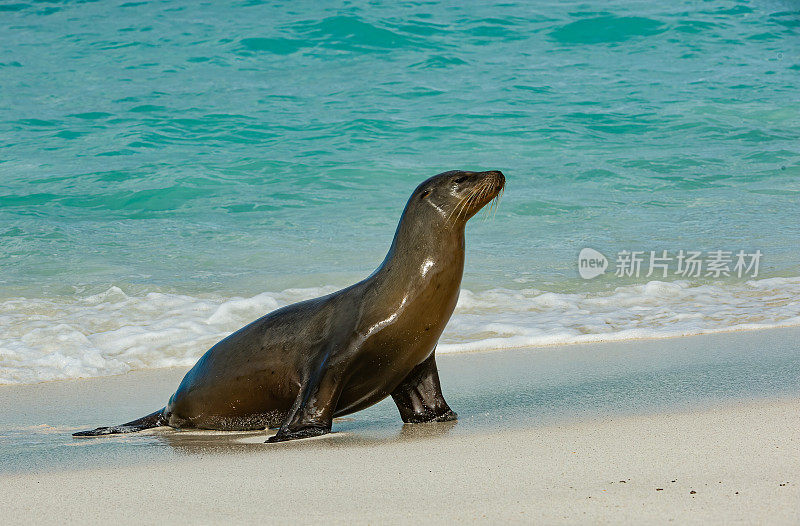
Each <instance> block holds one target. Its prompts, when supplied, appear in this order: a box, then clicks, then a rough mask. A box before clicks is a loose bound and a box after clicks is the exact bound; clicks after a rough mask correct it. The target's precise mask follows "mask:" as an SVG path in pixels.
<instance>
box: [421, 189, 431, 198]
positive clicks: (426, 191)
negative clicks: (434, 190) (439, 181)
mask: <svg viewBox="0 0 800 526" xmlns="http://www.w3.org/2000/svg"><path fill="white" fill-rule="evenodd" d="M430 193H431V191H430V190H425V191H424V192H422V193H421V194H419V198H420V199H425V198H426V197H428V195H429V194H430Z"/></svg>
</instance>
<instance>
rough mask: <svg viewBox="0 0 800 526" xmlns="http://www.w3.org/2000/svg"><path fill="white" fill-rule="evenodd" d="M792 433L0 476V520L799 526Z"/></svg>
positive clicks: (564, 441)
mask: <svg viewBox="0 0 800 526" xmlns="http://www.w3.org/2000/svg"><path fill="white" fill-rule="evenodd" d="M798 430H800V401H798V400H785V401H771V402H750V403H741V404H735V405H728V406H724V407H720V408H717V409H713V410H706V411H702V412H695V413H678V414H661V415H652V416H646V417H641V416H640V417H625V418H618V419H609V420H604V421H598V422H583V423H575V424H570V425H564V426H547V427H542V428H537V429H527V430H517V431H508V432H504V433H498V434H485V435H482V434H478V435H474V436H454V437H452V436H444V437H440V438H428V439H424V438H423V439H419V440H408V441H403V440H399V441H395V442H392V443H381V444H376V445H369V444H359V445H357V446H353V445H348V444H347V440H346V437H345V436H336V435H334V436H331V437H330V438H325V439H322V440H317V441H316V443H314V442H307V443H305V444H297V445H295V444H291V443H290V444H280V445H277V446H271V445H264V446H263V448H262V449H259V450H252V451H247V452H244V453H238V454H227V455H226V454H218V453H209V454H204V453H202V451H199V452H196V453H194V454H193V455H192V456H191V457H188V458H182V459H178V460H173V461H170V462H164V463H158V464H150V463H146V462H145V463H141V464H137V465H134V466H129V467H124V468H99V469H93V470H82V471H60V472H51V473H41V474H17V475H5V476H1V477H0V486H2V488H3V494H4V495H3V504H2V506H1V507H2V514H3V517H4V519H3V522H5V523H6V524H21V523H39V524H41V523H61V522H64V521H66V522H71V523H77V522H84V521H89V522H90V523H97V522H101V521H102V522H111V523H115V524H132V523H141V522H143V521H147V522H150V521H168V522H180V523H186V522H190V523H222V522H231V521H233V522H242V523H254V524H255V523H263V522H264V521H265V520H266V522H268V523H269V522H273V523H284V522H288V521H292V522H302V523H310V522H316V521H325V522H326V523H327V522H335V523H384V522H406V523H416V522H419V521H453V520H468V521H479V522H500V521H504V522H505V521H512V522H528V521H536V522H539V523H555V522H559V523H561V522H564V523H585V522H593V523H597V522H601V523H620V522H623V523H642V522H655V523H667V522H671V521H674V522H676V523H685V522H710V523H735V522H741V523H748V524H755V523H770V524H781V523H782V524H797V523H798V522H800V478H798V474H800V453H799V452H800V437H799V436H798ZM339 435H342V434H339ZM337 440H339V441H341V442H342V446H341V447H335V444H336V441H337ZM259 441H260V440H259ZM323 442H326V443H325V444H323ZM331 446H334V447H331ZM259 447H261V446H259ZM623 481H624V482H623ZM658 488H663V489H662V490H659V489H658ZM691 491H696V493H695V494H691V493H690V492H691Z"/></svg>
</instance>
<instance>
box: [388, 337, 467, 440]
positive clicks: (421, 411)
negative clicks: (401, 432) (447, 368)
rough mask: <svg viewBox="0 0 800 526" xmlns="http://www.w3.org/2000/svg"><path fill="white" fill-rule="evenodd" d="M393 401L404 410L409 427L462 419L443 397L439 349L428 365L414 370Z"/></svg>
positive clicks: (404, 381) (428, 359)
mask: <svg viewBox="0 0 800 526" xmlns="http://www.w3.org/2000/svg"><path fill="white" fill-rule="evenodd" d="M392 398H393V399H394V403H395V404H397V409H399V410H400V417H401V418H402V419H403V422H405V423H407V424H419V423H422V422H448V421H450V420H458V415H457V414H456V413H455V412H454V411H453V410H452V409H450V406H448V405H447V402H445V401H444V395H442V386H441V384H440V383H439V372H438V371H437V369H436V357H435V349H434V352H432V353H431V355H430V356H429V357H428V358H427V359H426V360H425V361H424V362H422V363H421V364H419V365H417V366H416V367H414V369H412V370H411V372H410V373H409V375H408V376H407V377H406V378H405V380H403V381H402V382H401V383H400V385H399V386H397V388H396V389H395V390H394V391H393V392H392Z"/></svg>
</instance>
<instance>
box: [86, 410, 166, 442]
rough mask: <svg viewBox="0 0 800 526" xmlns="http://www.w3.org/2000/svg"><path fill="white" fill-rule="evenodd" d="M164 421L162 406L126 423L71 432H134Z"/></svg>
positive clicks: (87, 435)
mask: <svg viewBox="0 0 800 526" xmlns="http://www.w3.org/2000/svg"><path fill="white" fill-rule="evenodd" d="M165 424H166V422H164V408H162V409H159V410H158V411H155V412H153V413H150V414H149V415H147V416H143V417H142V418H137V419H136V420H132V421H130V422H128V423H126V424H122V425H119V426H110V427H98V428H96V429H90V430H89V431H80V432H78V433H72V436H74V437H96V436H102V435H119V434H122V433H135V432H137V431H142V430H144V429H150V428H151V427H159V426H163V425H165Z"/></svg>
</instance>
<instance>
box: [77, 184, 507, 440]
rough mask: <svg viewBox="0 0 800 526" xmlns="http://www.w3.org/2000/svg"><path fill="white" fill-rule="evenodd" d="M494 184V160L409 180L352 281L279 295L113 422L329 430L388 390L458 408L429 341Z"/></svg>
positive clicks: (446, 312)
mask: <svg viewBox="0 0 800 526" xmlns="http://www.w3.org/2000/svg"><path fill="white" fill-rule="evenodd" d="M504 186H505V177H504V176H503V174H502V173H501V172H499V171H489V172H464V171H450V172H444V173H441V174H439V175H435V176H433V177H431V178H430V179H428V180H426V181H425V182H423V183H422V184H420V185H419V186H418V187H417V188H416V189H415V190H414V193H413V194H411V197H410V198H409V200H408V203H407V204H406V207H405V210H404V211H403V215H402V217H401V218H400V223H399V224H398V226H397V231H396V232H395V235H394V240H393V241H392V245H391V247H390V248H389V253H388V254H387V255H386V258H385V259H384V260H383V263H382V264H381V265H380V266H379V267H378V268H377V270H375V272H373V273H372V274H370V276H369V277H367V278H366V279H364V280H363V281H361V282H359V283H356V284H355V285H352V286H350V287H347V288H345V289H342V290H340V291H338V292H334V293H332V294H329V295H327V296H323V297H321V298H316V299H312V300H308V301H303V302H300V303H295V304H293V305H288V306H286V307H283V308H281V309H278V310H276V311H274V312H271V313H269V314H267V315H266V316H264V317H262V318H260V319H258V320H256V321H254V322H252V323H250V324H249V325H247V326H245V327H244V328H242V329H239V330H238V331H236V332H234V333H233V334H231V335H230V336H228V337H227V338H225V339H223V340H222V341H220V342H219V343H217V344H216V345H214V346H213V347H212V348H211V349H209V350H208V352H206V353H205V355H203V357H202V358H200V360H198V362H197V363H196V364H195V366H194V367H192V369H191V370H190V371H189V372H188V373H187V374H186V376H185V377H184V378H183V381H182V382H181V384H180V386H178V390H177V391H176V392H175V394H173V395H172V397H171V398H170V399H169V403H167V405H166V407H164V408H163V409H161V410H159V411H156V412H154V413H152V414H150V415H148V416H145V417H143V418H140V419H138V420H134V421H132V422H128V423H127V424H123V425H121V426H114V427H100V428H97V429H94V430H91V431H83V432H80V433H75V435H74V436H79V437H86V436H98V435H107V434H115V433H130V432H134V431H140V430H142V429H148V428H151V427H158V426H162V425H168V426H172V427H175V428H201V429H220V430H246V429H264V428H265V427H276V426H278V425H280V428H279V430H278V432H277V434H276V435H275V436H273V437H271V438H270V439H269V440H268V441H267V442H279V441H284V440H293V439H298V438H306V437H312V436H317V435H322V434H325V433H328V432H330V430H331V422H332V420H333V418H334V417H338V416H341V415H346V414H349V413H353V412H355V411H359V410H361V409H364V408H365V407H369V406H371V405H373V404H375V403H377V402H379V401H381V400H383V399H384V398H386V397H387V396H389V395H391V396H392V398H393V399H394V401H395V403H396V404H397V408H398V409H399V410H400V416H401V418H402V419H403V422H407V423H419V422H433V421H448V420H455V419H457V418H458V417H457V415H456V413H455V412H453V411H452V410H451V409H450V407H449V406H448V405H447V402H445V400H444V396H443V395H442V388H441V386H440V384H439V374H438V372H437V369H436V358H435V348H436V342H437V341H438V339H439V336H440V335H441V334H442V331H443V330H444V327H445V325H446V324H447V321H448V320H449V319H450V315H451V314H452V313H453V309H454V308H455V306H456V301H457V300H458V293H459V289H460V285H461V276H462V273H463V270H464V228H465V226H466V223H467V221H468V220H469V218H470V217H472V216H473V215H475V213H476V212H478V210H480V209H481V208H483V207H484V206H485V205H486V204H488V203H489V202H491V201H492V200H493V199H495V198H496V197H497V196H498V195H499V193H500V192H501V191H502V190H503V188H504Z"/></svg>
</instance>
